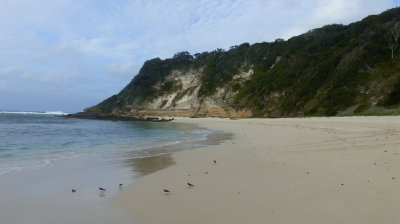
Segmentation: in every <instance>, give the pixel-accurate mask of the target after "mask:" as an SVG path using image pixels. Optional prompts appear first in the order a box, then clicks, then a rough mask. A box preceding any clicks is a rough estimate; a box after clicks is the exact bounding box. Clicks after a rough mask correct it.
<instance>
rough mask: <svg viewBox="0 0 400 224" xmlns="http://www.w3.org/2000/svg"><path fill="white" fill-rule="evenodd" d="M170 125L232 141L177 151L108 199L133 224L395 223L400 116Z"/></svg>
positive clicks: (399, 201)
mask: <svg viewBox="0 0 400 224" xmlns="http://www.w3.org/2000/svg"><path fill="white" fill-rule="evenodd" d="M176 122H183V123H194V124H198V125H200V126H201V127H205V128H209V129H213V130H221V131H227V132H231V133H233V134H234V137H233V139H232V140H231V141H228V142H226V143H224V144H221V145H217V146H209V147H202V148H198V149H194V150H187V151H181V152H177V153H175V154H173V160H174V162H175V164H174V165H172V166H169V167H168V168H166V169H163V170H160V171H157V172H155V173H152V174H149V175H146V176H144V177H142V178H140V179H139V180H138V181H136V182H135V183H134V184H132V185H131V186H130V187H128V188H126V189H124V191H123V192H122V193H119V194H118V195H117V196H115V197H113V198H112V199H111V200H110V202H111V205H113V206H115V207H116V208H120V209H122V210H123V211H125V212H126V213H127V214H128V215H129V216H131V217H132V218H133V219H134V221H135V223H138V224H147V223H166V224H168V223H171V224H172V223H219V224H221V223H230V224H234V223H335V224H336V223H360V224H361V223H363V224H365V223H396V222H397V221H398V219H399V218H400V147H399V143H400V138H399V133H400V117H347V118H304V119H241V120H228V119H213V118H204V119H203V118H201V119H188V118H178V119H177V120H176ZM213 160H216V162H217V163H216V164H214V162H213ZM187 182H190V183H192V184H194V185H195V187H192V188H188V187H187V185H186V184H187ZM164 188H166V189H169V190H170V191H171V193H170V194H168V195H166V194H164V193H163V191H162V190H163V189H164Z"/></svg>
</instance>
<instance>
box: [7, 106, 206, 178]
mask: <svg viewBox="0 0 400 224" xmlns="http://www.w3.org/2000/svg"><path fill="white" fill-rule="evenodd" d="M61 114H63V113H62V112H43V113H40V112H0V175H4V174H8V173H13V172H21V171H26V170H31V169H40V168H43V167H46V166H51V165H54V164H57V163H60V162H63V161H67V160H74V159H79V160H89V161H93V160H118V159H126V158H135V157H145V156H152V155H154V153H157V152H155V151H154V149H155V148H159V147H163V146H173V145H181V144H185V143H186V144H189V143H191V142H197V141H201V140H205V139H206V138H207V136H208V135H210V134H211V132H210V131H209V130H205V129H198V128H197V129H196V128H192V127H188V126H182V125H180V124H176V123H170V122H127V121H117V122H112V121H99V120H82V119H66V118H62V117H59V116H58V115H61Z"/></svg>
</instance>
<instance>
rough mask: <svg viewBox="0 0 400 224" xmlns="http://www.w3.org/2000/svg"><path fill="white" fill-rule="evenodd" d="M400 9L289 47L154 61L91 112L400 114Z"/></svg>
mask: <svg viewBox="0 0 400 224" xmlns="http://www.w3.org/2000/svg"><path fill="white" fill-rule="evenodd" d="M399 21H400V9H399V8H395V9H391V10H388V11H386V12H384V13H382V14H380V15H374V16H369V17H367V18H365V19H363V20H362V21H359V22H356V23H352V24H349V25H346V26H345V25H340V24H333V25H327V26H324V27H322V28H318V29H314V30H311V31H309V32H307V33H305V34H302V35H299V36H295V37H292V38H290V39H289V40H286V41H285V40H282V39H277V40H275V41H274V42H263V43H256V44H252V45H250V44H248V43H243V44H241V45H238V46H232V47H231V48H230V49H229V50H222V49H217V50H215V51H212V52H203V53H199V54H194V55H191V54H190V53H188V52H180V53H177V54H175V55H174V56H173V57H172V58H168V59H164V60H162V59H160V58H155V59H151V60H149V61H147V62H145V63H144V65H143V67H142V68H141V69H140V71H139V73H138V74H137V75H136V76H135V77H134V78H133V80H132V81H131V82H130V83H129V84H128V85H127V86H126V87H125V88H124V89H123V90H122V91H121V92H120V93H118V94H117V95H114V96H112V97H110V98H108V99H106V100H104V101H103V102H101V103H99V104H98V105H96V106H93V107H91V108H87V109H86V111H87V112H90V113H99V114H109V115H115V116H139V117H141V116H163V115H165V116H192V117H203V116H211V117H212V116H216V117H282V116H285V117H288V116H320V115H328V116H333V115H358V114H360V115H368V114H397V113H399V112H400V110H399V109H398V106H399V104H400V63H399V62H400V61H399V53H398V52H397V51H396V49H397V46H398V45H399V44H400V40H399V36H400V22H399Z"/></svg>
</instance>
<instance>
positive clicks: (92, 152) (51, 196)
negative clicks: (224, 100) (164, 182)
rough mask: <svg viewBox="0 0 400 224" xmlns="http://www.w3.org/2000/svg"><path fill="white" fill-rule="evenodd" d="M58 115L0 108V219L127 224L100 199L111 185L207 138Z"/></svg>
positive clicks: (173, 128)
mask: <svg viewBox="0 0 400 224" xmlns="http://www.w3.org/2000/svg"><path fill="white" fill-rule="evenodd" d="M62 114H63V113H62V112H43V113H42V112H0V202H1V203H0V223H7V224H31V223H41V224H47V223H48V224H53V223H58V224H69V223H77V224H80V223H82V224H83V223H97V224H108V223H120V224H125V223H126V224H128V223H132V220H131V219H130V218H129V217H128V215H127V214H125V213H124V212H123V211H120V210H118V209H116V208H113V207H112V206H110V204H109V203H108V199H109V198H111V197H112V196H113V195H115V194H117V193H118V192H120V191H121V190H123V189H121V188H119V184H120V183H122V184H123V188H125V187H126V186H127V185H129V184H130V183H132V182H134V181H135V180H136V179H137V177H139V176H141V175H144V174H148V173H151V172H154V171H157V170H159V169H161V168H163V167H166V166H168V165H171V164H173V159H172V157H171V156H170V152H173V151H176V150H180V149H185V148H187V147H193V146H199V145H204V144H209V143H208V142H207V139H208V138H209V137H210V136H215V134H214V132H212V131H210V130H206V129H201V128H198V127H196V126H193V125H187V124H180V123H177V122H129V121H117V122H113V121H99V120H81V119H66V118H62V117H60V116H59V115H62ZM99 187H103V188H106V189H107V190H106V191H105V192H102V191H99ZM162 187H163V186H160V192H155V193H161V192H162ZM72 189H76V190H77V191H76V192H72ZM132 200H134V199H132ZM136 203H138V202H136Z"/></svg>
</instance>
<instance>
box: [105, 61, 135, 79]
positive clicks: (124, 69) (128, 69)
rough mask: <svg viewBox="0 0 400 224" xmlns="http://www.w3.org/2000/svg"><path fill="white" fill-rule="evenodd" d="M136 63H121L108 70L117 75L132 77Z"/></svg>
mask: <svg viewBox="0 0 400 224" xmlns="http://www.w3.org/2000/svg"><path fill="white" fill-rule="evenodd" d="M134 68H135V63H134V62H132V61H126V62H121V63H113V64H110V65H108V66H107V70H108V71H109V72H110V73H112V74H116V75H121V76H129V77H132V71H134Z"/></svg>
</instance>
